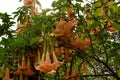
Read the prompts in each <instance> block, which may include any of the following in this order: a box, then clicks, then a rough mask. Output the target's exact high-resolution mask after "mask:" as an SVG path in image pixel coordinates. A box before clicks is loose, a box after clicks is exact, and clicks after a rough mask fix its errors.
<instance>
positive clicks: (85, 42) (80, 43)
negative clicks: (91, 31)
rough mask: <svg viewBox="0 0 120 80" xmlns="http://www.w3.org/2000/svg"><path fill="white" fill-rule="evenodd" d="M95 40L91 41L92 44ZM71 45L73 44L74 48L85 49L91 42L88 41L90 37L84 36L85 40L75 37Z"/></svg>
mask: <svg viewBox="0 0 120 80" xmlns="http://www.w3.org/2000/svg"><path fill="white" fill-rule="evenodd" d="M94 43H95V42H94V41H92V44H94ZM71 44H72V46H74V47H75V48H78V49H81V50H84V49H86V48H87V47H88V46H89V45H90V44H91V43H90V39H89V38H86V39H85V40H81V39H76V40H75V41H74V42H72V43H71Z"/></svg>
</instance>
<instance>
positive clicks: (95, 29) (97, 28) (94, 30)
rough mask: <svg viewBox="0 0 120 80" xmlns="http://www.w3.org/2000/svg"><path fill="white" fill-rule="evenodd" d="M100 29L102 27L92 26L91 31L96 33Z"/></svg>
mask: <svg viewBox="0 0 120 80" xmlns="http://www.w3.org/2000/svg"><path fill="white" fill-rule="evenodd" d="M99 31H100V27H99V26H98V27H96V28H92V29H91V30H90V33H92V34H93V33H95V32H99Z"/></svg>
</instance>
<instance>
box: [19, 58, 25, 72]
mask: <svg viewBox="0 0 120 80" xmlns="http://www.w3.org/2000/svg"><path fill="white" fill-rule="evenodd" d="M20 69H22V70H25V69H26V61H25V57H24V56H23V57H22V65H21V66H20Z"/></svg>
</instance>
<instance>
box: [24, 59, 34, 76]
mask: <svg viewBox="0 0 120 80" xmlns="http://www.w3.org/2000/svg"><path fill="white" fill-rule="evenodd" d="M26 67H27V68H26V70H25V72H24V74H25V75H27V76H31V75H33V74H34V72H33V71H32V68H31V65H30V59H29V58H28V60H27V65H26Z"/></svg>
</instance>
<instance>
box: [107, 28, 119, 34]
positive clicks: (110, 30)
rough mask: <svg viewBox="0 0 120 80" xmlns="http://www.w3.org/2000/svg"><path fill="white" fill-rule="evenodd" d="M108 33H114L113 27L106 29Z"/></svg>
mask: <svg viewBox="0 0 120 80" xmlns="http://www.w3.org/2000/svg"><path fill="white" fill-rule="evenodd" d="M107 31H108V32H113V33H114V32H116V31H117V30H116V29H115V28H114V27H107Z"/></svg>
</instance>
